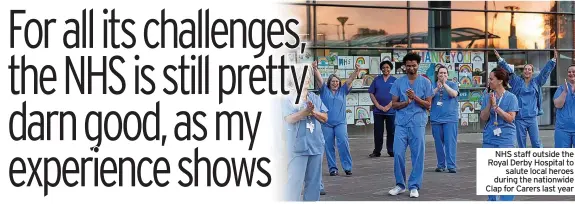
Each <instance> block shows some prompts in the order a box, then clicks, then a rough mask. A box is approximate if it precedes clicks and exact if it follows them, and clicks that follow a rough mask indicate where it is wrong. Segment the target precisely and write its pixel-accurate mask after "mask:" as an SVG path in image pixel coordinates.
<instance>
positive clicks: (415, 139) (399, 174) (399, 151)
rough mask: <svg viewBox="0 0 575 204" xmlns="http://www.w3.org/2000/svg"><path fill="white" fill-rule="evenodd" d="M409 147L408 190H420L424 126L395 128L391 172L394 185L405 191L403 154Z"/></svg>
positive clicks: (423, 157)
mask: <svg viewBox="0 0 575 204" xmlns="http://www.w3.org/2000/svg"><path fill="white" fill-rule="evenodd" d="M407 145H409V150H410V151H411V167H412V168H411V174H410V176H409V180H408V183H409V190H411V189H421V183H422V181H423V160H424V159H425V126H422V127H403V126H400V125H397V126H395V138H394V141H393V152H394V154H395V157H394V158H393V160H394V165H393V171H394V174H395V182H396V185H397V186H399V187H402V188H404V189H405V187H406V185H405V180H406V175H405V152H406V150H407Z"/></svg>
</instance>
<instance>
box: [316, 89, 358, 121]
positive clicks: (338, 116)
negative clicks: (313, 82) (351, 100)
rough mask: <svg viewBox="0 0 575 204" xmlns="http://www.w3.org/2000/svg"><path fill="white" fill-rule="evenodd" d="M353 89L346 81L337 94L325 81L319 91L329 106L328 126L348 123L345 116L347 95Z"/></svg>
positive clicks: (322, 99) (323, 100) (324, 102)
mask: <svg viewBox="0 0 575 204" xmlns="http://www.w3.org/2000/svg"><path fill="white" fill-rule="evenodd" d="M350 91H351V89H350V88H349V86H347V84H346V83H343V86H341V87H340V88H339V89H337V91H335V94H334V93H333V92H332V91H331V89H330V88H329V87H328V86H327V84H326V83H324V84H323V85H322V86H321V87H320V88H319V93H320V97H321V101H322V102H323V104H325V106H326V107H327V109H328V110H330V111H329V112H327V123H326V125H328V126H331V127H333V126H337V125H339V124H346V123H347V122H346V118H345V106H346V96H347V94H349V92H350Z"/></svg>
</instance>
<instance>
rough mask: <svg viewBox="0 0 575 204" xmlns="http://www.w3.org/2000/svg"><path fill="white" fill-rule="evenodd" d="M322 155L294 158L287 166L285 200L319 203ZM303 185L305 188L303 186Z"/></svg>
mask: <svg viewBox="0 0 575 204" xmlns="http://www.w3.org/2000/svg"><path fill="white" fill-rule="evenodd" d="M321 161H322V155H321V154H318V155H310V156H296V157H294V158H292V160H291V161H290V162H289V164H288V185H287V189H286V190H287V200H288V201H300V200H301V199H300V198H301V192H302V186H303V188H304V189H303V200H304V201H319V191H320V188H321V187H320V186H321V165H322V163H321ZM304 184H305V186H304Z"/></svg>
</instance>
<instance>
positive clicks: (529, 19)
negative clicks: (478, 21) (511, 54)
mask: <svg viewBox="0 0 575 204" xmlns="http://www.w3.org/2000/svg"><path fill="white" fill-rule="evenodd" d="M512 16H513V21H512V20H511V19H512ZM487 20H488V22H489V24H488V26H489V28H488V29H489V32H490V33H492V34H495V35H497V36H498V37H499V38H491V39H490V41H489V46H490V47H495V48H510V49H514V48H518V49H548V48H550V46H551V45H552V44H553V43H552V38H551V37H552V35H551V27H552V25H551V24H550V22H551V21H549V20H548V19H546V17H545V15H544V14H526V13H513V14H512V13H489V14H488V15H487Z"/></svg>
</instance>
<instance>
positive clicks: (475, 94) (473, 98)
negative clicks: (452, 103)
mask: <svg viewBox="0 0 575 204" xmlns="http://www.w3.org/2000/svg"><path fill="white" fill-rule="evenodd" d="M480 98H481V91H477V90H476V91H471V94H470V96H469V100H470V101H479V99H480Z"/></svg>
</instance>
